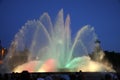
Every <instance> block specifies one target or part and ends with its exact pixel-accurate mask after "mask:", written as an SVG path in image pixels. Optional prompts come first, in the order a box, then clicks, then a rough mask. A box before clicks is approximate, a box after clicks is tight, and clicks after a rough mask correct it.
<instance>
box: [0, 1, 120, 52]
mask: <svg viewBox="0 0 120 80" xmlns="http://www.w3.org/2000/svg"><path fill="white" fill-rule="evenodd" d="M62 8H63V10H64V17H66V15H67V14H68V13H69V14H70V17H71V31H72V35H73V36H74V35H76V33H77V31H78V30H79V29H80V28H81V27H83V26H85V25H87V24H88V25H91V26H93V27H94V28H95V31H96V33H97V35H98V38H99V40H100V41H101V46H102V48H103V49H104V50H109V51H116V52H120V0H0V39H1V40H2V45H3V46H4V47H7V48H8V47H9V46H10V43H11V41H12V40H13V39H14V35H15V34H16V33H17V32H18V31H19V29H20V28H21V26H23V25H24V24H25V23H26V22H27V21H28V20H33V19H38V18H39V17H40V16H41V15H42V14H43V13H44V12H48V13H49V15H50V16H51V18H52V20H53V21H54V20H55V17H56V15H57V13H58V11H59V10H60V9H62Z"/></svg>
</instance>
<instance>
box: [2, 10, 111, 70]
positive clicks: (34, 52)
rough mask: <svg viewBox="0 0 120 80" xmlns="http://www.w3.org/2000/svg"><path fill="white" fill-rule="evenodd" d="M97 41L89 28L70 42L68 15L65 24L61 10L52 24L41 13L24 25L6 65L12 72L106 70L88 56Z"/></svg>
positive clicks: (45, 14)
mask: <svg viewBox="0 0 120 80" xmlns="http://www.w3.org/2000/svg"><path fill="white" fill-rule="evenodd" d="M96 40H97V35H96V34H95V31H94V28H93V27H91V26H90V25H86V26H84V27H83V28H81V29H80V30H79V31H78V32H77V34H76V37H75V38H74V40H73V39H72V38H71V31H70V16H69V15H67V17H66V20H65V21H64V16H63V9H62V10H60V11H59V13H58V15H57V18H56V22H55V23H54V24H53V23H52V21H51V18H50V16H49V15H48V13H43V15H42V16H41V17H40V18H39V19H38V20H31V21H28V22H27V23H25V25H24V26H23V27H22V28H21V29H20V31H19V32H18V33H17V34H16V35H15V39H14V40H13V41H12V43H11V46H10V48H9V53H8V55H7V56H6V58H5V60H4V61H5V63H6V64H5V65H6V66H7V69H8V71H14V72H21V71H23V70H28V71H29V72H59V71H62V70H64V71H70V72H74V71H79V70H82V71H108V68H107V66H105V65H103V64H102V63H99V62H96V61H92V60H91V59H90V57H89V55H88V54H90V53H92V52H93V51H94V48H95V41H96ZM111 70H112V69H111V68H110V69H109V71H111Z"/></svg>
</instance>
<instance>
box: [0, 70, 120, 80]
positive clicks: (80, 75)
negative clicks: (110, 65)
mask: <svg viewBox="0 0 120 80" xmlns="http://www.w3.org/2000/svg"><path fill="white" fill-rule="evenodd" d="M0 80H120V73H105V72H104V73H101V72H48V73H29V72H27V71H23V72H22V73H6V74H0Z"/></svg>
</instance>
